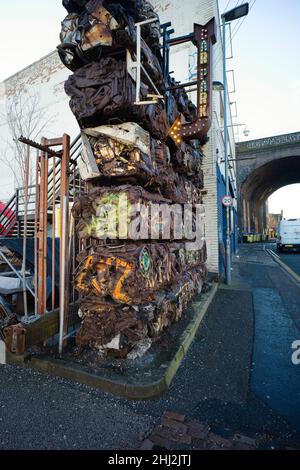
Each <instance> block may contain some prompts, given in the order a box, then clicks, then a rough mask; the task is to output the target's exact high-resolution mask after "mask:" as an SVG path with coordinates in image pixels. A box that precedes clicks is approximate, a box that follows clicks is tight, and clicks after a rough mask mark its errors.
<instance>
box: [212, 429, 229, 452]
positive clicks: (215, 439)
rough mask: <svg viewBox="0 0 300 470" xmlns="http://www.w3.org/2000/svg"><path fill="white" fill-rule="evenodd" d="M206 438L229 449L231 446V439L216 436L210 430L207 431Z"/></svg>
mask: <svg viewBox="0 0 300 470" xmlns="http://www.w3.org/2000/svg"><path fill="white" fill-rule="evenodd" d="M208 439H209V441H210V442H212V443H213V444H216V445H218V446H222V447H223V448H226V449H230V448H231V447H232V442H231V441H229V440H228V439H224V437H221V436H218V435H217V434H214V433H212V432H210V433H209V435H208Z"/></svg>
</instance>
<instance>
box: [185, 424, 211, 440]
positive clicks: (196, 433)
mask: <svg viewBox="0 0 300 470" xmlns="http://www.w3.org/2000/svg"><path fill="white" fill-rule="evenodd" d="M186 424H187V427H188V431H187V432H188V434H189V435H190V436H191V437H192V438H193V439H206V438H207V436H208V433H209V430H210V427H209V426H206V425H205V424H200V423H198V422H197V421H189V422H187V423H186Z"/></svg>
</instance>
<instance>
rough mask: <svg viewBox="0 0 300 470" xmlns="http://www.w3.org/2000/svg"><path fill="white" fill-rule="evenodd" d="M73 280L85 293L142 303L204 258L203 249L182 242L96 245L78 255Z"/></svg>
mask: <svg viewBox="0 0 300 470" xmlns="http://www.w3.org/2000/svg"><path fill="white" fill-rule="evenodd" d="M79 259H80V270H79V272H78V274H77V276H76V279H75V286H76V288H77V289H78V291H79V292H80V293H81V294H82V295H84V296H85V297H86V296H89V295H97V296H98V297H99V298H103V299H104V298H105V297H108V298H111V299H113V300H115V301H116V302H118V303H125V304H133V303H134V302H138V303H145V302H149V301H151V300H153V299H154V297H155V294H156V293H157V292H158V291H159V290H160V289H163V288H164V287H166V286H170V285H172V284H173V283H174V282H176V281H178V280H179V279H180V278H181V276H182V275H183V274H184V272H186V271H187V270H189V269H192V268H194V267H196V266H201V265H203V264H204V263H205V261H206V249H205V247H204V249H201V250H194V251H188V250H187V249H186V247H185V243H150V244H145V245H143V244H142V245H140V244H133V243H132V244H130V245H125V246H122V247H121V248H119V247H118V246H116V247H114V246H112V247H109V246H106V245H103V246H102V245H98V246H95V247H93V248H92V249H90V250H88V251H85V252H83V253H82V254H81V255H80V258H79Z"/></svg>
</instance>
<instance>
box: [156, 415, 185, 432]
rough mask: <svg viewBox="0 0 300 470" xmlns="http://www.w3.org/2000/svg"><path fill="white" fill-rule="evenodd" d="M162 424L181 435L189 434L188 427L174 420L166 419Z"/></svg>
mask: <svg viewBox="0 0 300 470" xmlns="http://www.w3.org/2000/svg"><path fill="white" fill-rule="evenodd" d="M162 424H163V425H164V426H166V427H168V428H171V429H176V431H177V432H178V433H179V434H186V433H187V429H188V428H187V426H186V425H185V424H183V423H179V422H178V421H174V420H173V419H166V418H164V420H163V422H162Z"/></svg>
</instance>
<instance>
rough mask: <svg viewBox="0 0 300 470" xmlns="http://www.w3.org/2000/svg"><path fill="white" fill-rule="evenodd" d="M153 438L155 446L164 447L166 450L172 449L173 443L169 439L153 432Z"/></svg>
mask: <svg viewBox="0 0 300 470" xmlns="http://www.w3.org/2000/svg"><path fill="white" fill-rule="evenodd" d="M151 440H152V441H153V443H154V445H155V446H159V447H162V448H163V449H166V450H169V449H172V443H171V442H170V441H169V440H168V439H164V438H163V437H160V436H158V435H157V434H153V435H152V436H151Z"/></svg>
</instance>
